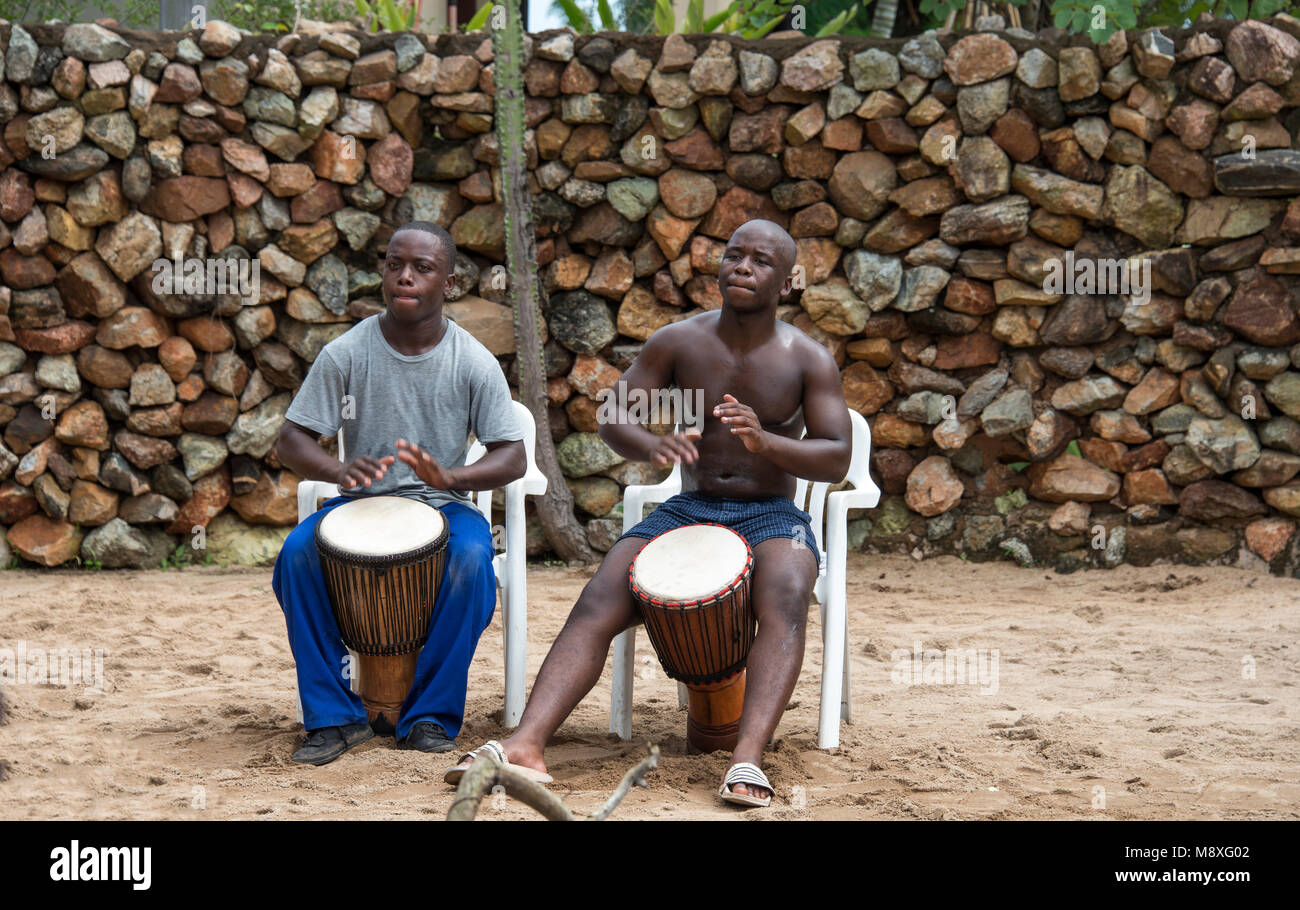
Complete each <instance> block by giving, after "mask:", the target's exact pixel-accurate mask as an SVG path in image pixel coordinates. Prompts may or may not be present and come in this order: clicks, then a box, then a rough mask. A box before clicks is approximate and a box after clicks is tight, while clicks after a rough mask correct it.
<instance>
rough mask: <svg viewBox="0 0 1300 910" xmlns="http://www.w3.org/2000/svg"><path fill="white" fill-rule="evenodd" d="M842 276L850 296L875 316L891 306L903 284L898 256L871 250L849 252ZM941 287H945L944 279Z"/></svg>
mask: <svg viewBox="0 0 1300 910" xmlns="http://www.w3.org/2000/svg"><path fill="white" fill-rule="evenodd" d="M844 274H845V276H847V278H848V281H849V286H850V287H851V288H853V293H855V294H857V295H858V297H860V298H862V300H863V302H864V303H866V305H867V307H868V308H869V309H870V310H871V311H872V312H873V313H878V312H880V311H881V310H883V309H885V308H886V307H888V306H889V305H890V304H891V303H893V301H894V298H895V297H897V296H898V291H899V288H901V287H902V283H903V264H902V262H900V261H899V259H898V257H897V256H884V255H881V254H879V253H873V252H871V251H870V250H852V251H850V252H849V253H848V254H847V255H845V257H844ZM944 284H947V281H946V280H945V282H944Z"/></svg>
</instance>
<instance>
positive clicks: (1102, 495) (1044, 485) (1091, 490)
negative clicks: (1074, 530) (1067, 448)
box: [1027, 454, 1120, 502]
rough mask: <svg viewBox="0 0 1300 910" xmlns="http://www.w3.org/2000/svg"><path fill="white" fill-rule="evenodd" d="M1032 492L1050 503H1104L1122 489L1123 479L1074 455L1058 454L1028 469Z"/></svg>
mask: <svg viewBox="0 0 1300 910" xmlns="http://www.w3.org/2000/svg"><path fill="white" fill-rule="evenodd" d="M1027 474H1028V476H1029V480H1030V486H1029V495H1030V496H1032V497H1034V498H1035V499H1042V500H1045V501H1047V502H1069V501H1072V500H1073V501H1076V502H1102V501H1105V500H1107V499H1113V498H1114V497H1115V496H1116V495H1117V494H1118V493H1119V491H1120V479H1119V477H1118V476H1117V475H1115V474H1113V473H1112V472H1110V471H1107V470H1104V469H1102V468H1099V467H1097V466H1096V465H1095V464H1092V463H1091V462H1088V461H1085V460H1084V459H1082V458H1078V457H1076V456H1074V455H1069V454H1062V455H1058V456H1056V457H1055V458H1053V459H1051V460H1050V461H1045V462H1039V463H1038V464H1031V465H1030V466H1029V468H1028V469H1027Z"/></svg>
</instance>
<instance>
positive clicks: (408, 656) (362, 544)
mask: <svg viewBox="0 0 1300 910" xmlns="http://www.w3.org/2000/svg"><path fill="white" fill-rule="evenodd" d="M447 537H448V529H447V522H446V521H445V520H444V519H443V517H442V513H441V512H439V511H438V510H437V509H435V508H433V507H432V506H429V505H426V504H424V503H422V502H418V501H417V500H414V499H406V498H404V497H401V496H369V497H365V498H363V499H357V500H354V501H352V502H348V503H344V504H343V505H341V506H339V507H338V508H336V509H334V510H332V511H331V512H330V513H329V514H328V515H326V516H325V517H324V518H323V519H321V521H320V522H319V523H318V524H317V525H316V548H317V551H318V552H319V554H320V562H321V568H322V569H323V570H324V574H325V590H326V591H327V592H328V593H329V599H330V605H331V606H332V607H333V609H334V619H335V621H336V622H337V623H338V627H339V634H340V636H341V637H342V639H343V643H344V644H345V645H347V646H348V647H349V648H351V649H352V650H353V651H356V652H357V660H356V662H355V664H354V665H353V667H352V673H353V674H354V676H355V677H357V682H358V685H357V687H356V689H357V691H358V692H359V694H360V695H361V701H362V702H363V703H364V704H365V706H366V716H367V717H368V718H369V720H370V723H371V726H373V727H374V728H375V732H377V733H388V734H391V733H393V732H394V730H395V727H396V724H397V719H398V715H399V714H400V713H401V707H402V702H404V701H405V700H406V696H407V694H408V693H409V692H410V691H411V684H412V683H413V682H414V681H415V665H416V661H417V660H418V659H419V654H420V649H421V648H422V647H424V643H425V641H426V640H427V639H428V637H429V620H430V619H431V618H432V617H433V604H434V601H436V600H437V598H438V585H439V583H440V582H441V580H442V570H443V567H444V566H445V565H446V561H447Z"/></svg>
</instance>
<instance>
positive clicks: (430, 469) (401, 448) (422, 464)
mask: <svg viewBox="0 0 1300 910" xmlns="http://www.w3.org/2000/svg"><path fill="white" fill-rule="evenodd" d="M397 457H398V458H400V459H401V460H402V461H404V462H406V463H407V464H409V465H410V466H411V467H412V468H414V469H415V476H416V477H419V478H420V479H421V480H423V481H424V482H425V483H427V484H428V485H429V486H431V487H433V488H434V489H436V490H451V489H454V488H455V484H456V481H455V479H454V478H453V477H452V473H451V470H450V469H449V468H444V467H443V466H442V464H441V463H439V461H438V459H436V458H434V457H433V456H432V455H430V454H429V453H428V452H426V451H424V449H422V448H420V447H419V446H417V445H416V444H415V443H413V442H407V441H406V440H405V439H399V440H397Z"/></svg>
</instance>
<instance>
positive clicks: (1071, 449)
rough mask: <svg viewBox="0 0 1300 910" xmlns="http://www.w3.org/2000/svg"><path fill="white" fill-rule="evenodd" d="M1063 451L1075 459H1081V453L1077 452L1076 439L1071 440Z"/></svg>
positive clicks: (1077, 443) (1077, 442)
mask: <svg viewBox="0 0 1300 910" xmlns="http://www.w3.org/2000/svg"><path fill="white" fill-rule="evenodd" d="M1065 451H1066V452H1067V453H1068V454H1070V455H1073V456H1074V457H1075V458H1082V457H1083V453H1082V452H1080V451H1079V441H1078V440H1077V439H1071V440H1070V444H1069V445H1068V446H1066V447H1065Z"/></svg>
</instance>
